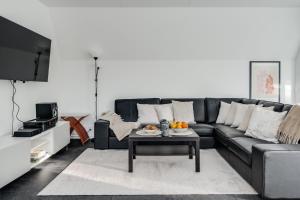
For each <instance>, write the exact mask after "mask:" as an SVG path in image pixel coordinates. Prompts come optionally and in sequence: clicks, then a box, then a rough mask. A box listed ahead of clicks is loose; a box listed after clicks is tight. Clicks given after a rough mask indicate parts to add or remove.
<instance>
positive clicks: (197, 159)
mask: <svg viewBox="0 0 300 200" xmlns="http://www.w3.org/2000/svg"><path fill="white" fill-rule="evenodd" d="M195 167H196V172H200V144H199V140H198V141H195Z"/></svg>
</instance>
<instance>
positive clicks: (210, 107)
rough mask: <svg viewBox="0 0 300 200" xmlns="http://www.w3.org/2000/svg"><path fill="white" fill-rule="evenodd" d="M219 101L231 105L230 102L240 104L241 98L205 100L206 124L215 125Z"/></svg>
mask: <svg viewBox="0 0 300 200" xmlns="http://www.w3.org/2000/svg"><path fill="white" fill-rule="evenodd" d="M221 101H223V102H226V103H231V102H232V101H235V102H238V103H240V102H241V101H242V99H241V98H206V99H205V104H206V122H207V123H215V122H216V121H217V118H218V115H219V109H220V104H221Z"/></svg>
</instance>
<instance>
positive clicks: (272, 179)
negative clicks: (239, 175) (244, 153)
mask: <svg viewBox="0 0 300 200" xmlns="http://www.w3.org/2000/svg"><path fill="white" fill-rule="evenodd" d="M299 167H300V145H287V144H258V145H255V146H253V147H252V186H253V187H254V188H255V189H256V191H257V192H259V193H260V194H261V195H262V197H263V198H267V199H290V198H300V188H299V185H300V170H299Z"/></svg>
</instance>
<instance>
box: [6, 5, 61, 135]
mask: <svg viewBox="0 0 300 200" xmlns="http://www.w3.org/2000/svg"><path fill="white" fill-rule="evenodd" d="M0 2H1V5H0V15H1V16H3V17H5V18H8V19H10V20H12V21H14V22H16V23H18V24H20V25H22V26H25V27H26V28H29V29H31V30H33V31H35V32H37V33H39V34H42V35H44V36H46V37H48V38H53V35H54V34H53V29H52V24H51V21H50V15H49V10H48V8H47V7H45V6H44V5H43V4H41V3H40V2H39V1H37V0H26V1H19V0H1V1H0ZM53 49H55V43H53V46H52V51H53ZM55 57H56V56H55V52H54V54H52V55H51V66H50V73H51V71H52V70H53V68H54V66H55V65H54V63H55V62H56V61H55V60H56V59H55ZM50 80H53V77H51V76H50ZM47 85H48V83H26V84H23V83H19V82H18V83H17V89H18V91H17V97H16V100H17V102H18V103H19V104H20V106H21V108H22V110H21V113H20V117H21V119H23V120H29V119H33V118H34V117H35V103H36V102H42V101H48V100H49V98H47V96H46V95H45V94H46V93H47V91H46V88H47ZM0 91H1V95H0V135H1V134H5V133H8V132H10V130H11V109H12V103H11V95H12V88H11V85H10V83H9V81H5V80H0ZM19 126H20V123H17V122H16V123H15V127H19Z"/></svg>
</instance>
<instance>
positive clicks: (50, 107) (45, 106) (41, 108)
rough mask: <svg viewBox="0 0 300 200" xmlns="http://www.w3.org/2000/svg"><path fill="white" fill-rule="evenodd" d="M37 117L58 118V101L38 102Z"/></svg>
mask: <svg viewBox="0 0 300 200" xmlns="http://www.w3.org/2000/svg"><path fill="white" fill-rule="evenodd" d="M35 107H36V118H37V119H38V120H48V119H54V118H55V119H56V121H57V120H58V108H57V103H54V102H53V103H38V104H36V106H35Z"/></svg>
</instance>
